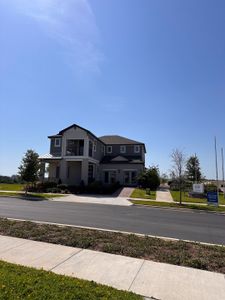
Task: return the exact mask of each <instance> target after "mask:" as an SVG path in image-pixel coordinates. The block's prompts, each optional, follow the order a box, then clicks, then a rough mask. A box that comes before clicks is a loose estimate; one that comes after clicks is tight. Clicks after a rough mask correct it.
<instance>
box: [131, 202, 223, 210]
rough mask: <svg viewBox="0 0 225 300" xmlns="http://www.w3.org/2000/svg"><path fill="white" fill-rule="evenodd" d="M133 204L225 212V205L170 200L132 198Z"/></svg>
mask: <svg viewBox="0 0 225 300" xmlns="http://www.w3.org/2000/svg"><path fill="white" fill-rule="evenodd" d="M131 202H132V203H133V204H138V205H149V206H160V207H175V208H187V209H196V210H204V211H218V212H225V207H223V206H219V207H216V206H213V205H212V206H211V205H210V206H209V205H197V204H194V203H190V204H182V205H180V204H179V203H170V202H159V201H144V200H131Z"/></svg>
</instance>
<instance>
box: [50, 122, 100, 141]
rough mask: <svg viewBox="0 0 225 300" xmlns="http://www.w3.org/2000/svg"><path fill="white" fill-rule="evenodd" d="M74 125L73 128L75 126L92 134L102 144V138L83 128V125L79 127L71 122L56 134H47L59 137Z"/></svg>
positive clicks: (51, 136)
mask: <svg viewBox="0 0 225 300" xmlns="http://www.w3.org/2000/svg"><path fill="white" fill-rule="evenodd" d="M74 127H75V128H76V127H77V128H80V129H82V130H84V131H86V132H87V133H88V134H90V135H92V136H93V137H94V138H95V139H97V140H99V141H100V142H101V143H102V144H104V142H103V141H102V140H100V139H99V138H98V137H97V136H96V135H94V133H92V132H91V131H90V130H88V129H86V128H83V127H81V126H79V125H77V124H72V125H70V126H69V127H66V128H64V129H62V130H60V131H59V133H58V134H54V135H50V136H48V138H53V137H61V136H62V135H63V133H64V132H65V131H67V130H69V129H71V128H74Z"/></svg>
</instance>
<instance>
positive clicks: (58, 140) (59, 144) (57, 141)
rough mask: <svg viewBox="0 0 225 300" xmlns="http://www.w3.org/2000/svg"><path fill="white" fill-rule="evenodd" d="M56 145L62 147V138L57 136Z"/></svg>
mask: <svg viewBox="0 0 225 300" xmlns="http://www.w3.org/2000/svg"><path fill="white" fill-rule="evenodd" d="M54 145H55V147H60V146H61V139H59V138H56V139H55V143H54Z"/></svg>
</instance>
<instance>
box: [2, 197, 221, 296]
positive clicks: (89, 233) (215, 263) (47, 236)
mask: <svg viewBox="0 0 225 300" xmlns="http://www.w3.org/2000/svg"><path fill="white" fill-rule="evenodd" d="M146 202H154V201H146ZM161 203H163V202H161ZM172 204H173V203H172ZM0 234H1V235H6V236H14V237H19V238H25V239H30V240H35V241H42V242H49V243H54V244H60V245H65V246H70V247H77V248H85V249H90V250H96V251H102V252H107V253H113V254H119V255H125V256H130V257H137V258H143V259H147V260H152V261H156V262H164V263H169V264H173V265H180V266H186V267H193V268H198V269H203V270H208V271H213V272H220V273H224V274H225V247H219V246H208V245H202V244H199V243H188V242H183V241H168V240H164V239H160V238H153V237H148V236H145V237H144V236H138V235H134V234H124V233H118V232H108V231H101V230H94V229H93V230H91V229H84V228H78V227H70V226H57V225H48V224H37V223H34V222H22V221H12V220H8V219H1V218H0ZM0 282H1V281H0ZM46 299H47V298H46ZM78 299H79V298H78ZM88 299H89V298H88Z"/></svg>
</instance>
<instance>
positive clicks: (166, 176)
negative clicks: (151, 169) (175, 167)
mask: <svg viewBox="0 0 225 300" xmlns="http://www.w3.org/2000/svg"><path fill="white" fill-rule="evenodd" d="M160 180H161V183H162V184H165V183H167V182H168V180H169V178H168V175H167V174H166V173H162V175H161V176H160Z"/></svg>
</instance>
